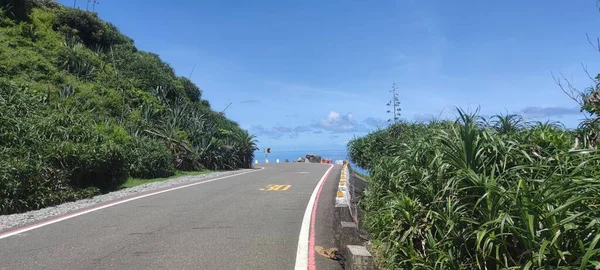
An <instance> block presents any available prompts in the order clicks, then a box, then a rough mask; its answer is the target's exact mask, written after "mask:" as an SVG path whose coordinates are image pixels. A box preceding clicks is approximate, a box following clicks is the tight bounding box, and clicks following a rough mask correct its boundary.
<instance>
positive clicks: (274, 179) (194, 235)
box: [0, 163, 341, 270]
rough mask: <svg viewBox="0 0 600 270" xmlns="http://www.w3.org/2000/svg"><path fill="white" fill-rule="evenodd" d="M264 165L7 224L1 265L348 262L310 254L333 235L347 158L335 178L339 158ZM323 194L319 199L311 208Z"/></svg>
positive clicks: (0, 242) (323, 265) (321, 265)
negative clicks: (27, 224) (11, 230)
mask: <svg viewBox="0 0 600 270" xmlns="http://www.w3.org/2000/svg"><path fill="white" fill-rule="evenodd" d="M259 166H261V167H264V169H263V170H257V171H254V172H251V173H248V174H243V175H239V176H233V177H227V178H222V179H217V180H215V181H211V182H207V183H203V184H198V185H194V186H189V187H185V188H181V189H177V190H172V191H168V192H164V193H160V194H156V195H152V196H148V197H144V198H140V199H135V200H131V201H127V202H125V203H121V204H117V205H114V206H111V207H107V208H104V209H100V210H97V211H92V212H89V213H85V214H82V215H79V216H75V217H73V218H68V219H65V220H62V221H59V222H56V223H52V224H49V225H47V226H41V227H39V228H35V229H32V230H28V231H24V232H22V233H19V234H15V235H11V236H9V237H6V232H2V233H0V238H2V235H3V234H4V235H5V237H4V238H2V239H0V269H276V270H283V269H298V268H296V267H301V268H302V269H307V268H306V267H307V265H311V264H312V266H309V267H308V269H315V267H316V268H317V269H325V270H329V269H341V267H339V265H338V264H337V262H335V261H329V260H327V259H325V258H322V257H319V256H318V255H316V256H308V254H307V253H308V252H307V251H306V248H305V246H306V247H307V246H309V245H313V246H314V245H315V244H316V245H323V246H325V248H329V247H331V246H327V245H332V243H333V236H332V235H331V225H332V224H331V223H330V222H332V219H331V215H332V212H331V211H332V205H333V202H332V201H333V196H334V195H333V194H334V192H335V189H334V188H335V186H334V185H335V184H336V181H335V180H334V178H336V177H339V170H340V166H339V165H335V166H333V168H332V169H331V170H330V171H329V172H330V173H329V177H328V178H329V179H327V178H325V177H324V175H326V172H328V169H329V168H330V167H332V165H327V164H308V163H285V164H264V165H259ZM322 178H324V180H323V181H320V180H321V179H322ZM320 182H321V183H324V184H323V185H322V188H321V191H322V192H321V193H320V194H321V195H320V196H316V194H317V193H318V192H313V191H317V190H318V189H315V187H317V185H318V183H320ZM313 193H315V195H313ZM311 196H312V197H313V199H312V200H311ZM315 200H316V201H317V207H315V208H312V209H309V210H308V211H307V206H308V205H310V203H309V202H310V201H315ZM313 209H314V210H315V215H314V217H315V218H314V219H313V225H312V226H313V228H314V230H313V236H314V241H310V243H308V242H307V241H308V239H309V238H310V237H309V236H310V232H311V231H310V226H309V225H310V219H311V218H309V220H308V221H307V220H306V218H305V216H306V215H308V216H311V215H312V212H313ZM315 224H316V225H315ZM301 231H303V233H301ZM303 243H304V244H303ZM299 245H300V247H301V248H300V250H299V249H298V246H299ZM297 257H298V258H299V259H298V262H297ZM308 257H312V258H308Z"/></svg>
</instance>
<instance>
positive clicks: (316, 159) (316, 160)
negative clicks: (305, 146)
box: [306, 154, 323, 163]
mask: <svg viewBox="0 0 600 270" xmlns="http://www.w3.org/2000/svg"><path fill="white" fill-rule="evenodd" d="M306 159H308V161H309V162H312V163H320V162H321V160H322V159H323V158H321V156H317V155H313V154H308V155H306Z"/></svg>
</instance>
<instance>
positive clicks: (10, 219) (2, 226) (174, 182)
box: [0, 169, 254, 232]
mask: <svg viewBox="0 0 600 270" xmlns="http://www.w3.org/2000/svg"><path fill="white" fill-rule="evenodd" d="M252 170H254V169H242V170H235V171H226V172H212V173H207V174H201V175H186V176H180V177H174V178H172V179H169V180H165V181H159V182H151V183H147V184H143V185H139V186H135V187H130V188H126V189H122V190H118V191H113V192H110V193H107V194H103V195H98V196H94V197H92V198H87V199H82V200H78V201H74V202H68V203H63V204H59V205H56V206H51V207H47V208H43V209H39V210H33V211H29V212H25V213H20V214H12V215H0V232H2V231H5V230H8V229H10V228H14V227H18V226H22V225H25V224H28V223H31V222H35V221H38V220H44V219H47V218H51V217H54V216H58V215H62V214H66V213H70V212H73V211H76V210H79V209H82V208H86V207H90V206H94V205H97V204H101V203H104V202H108V201H112V200H116V199H119V198H122V197H127V196H131V195H134V194H137V193H142V192H146V191H150V190H155V189H163V188H168V187H172V186H178V185H181V184H185V183H191V182H196V181H201V180H208V179H211V178H218V177H224V176H228V175H233V174H239V173H243V172H247V171H252Z"/></svg>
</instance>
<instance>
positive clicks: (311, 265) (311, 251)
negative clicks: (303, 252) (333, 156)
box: [308, 166, 335, 270]
mask: <svg viewBox="0 0 600 270" xmlns="http://www.w3.org/2000/svg"><path fill="white" fill-rule="evenodd" d="M334 167H335V166H331V167H330V168H329V170H327V172H326V173H325V180H324V181H323V184H322V185H321V186H319V191H317V196H316V197H315V204H314V205H313V209H312V213H311V215H310V237H309V239H308V269H309V270H315V269H316V267H317V266H316V264H315V221H316V217H317V205H319V197H320V196H321V190H322V189H323V186H324V185H325V183H327V180H328V179H329V173H330V172H331V170H332V169H333V168H334Z"/></svg>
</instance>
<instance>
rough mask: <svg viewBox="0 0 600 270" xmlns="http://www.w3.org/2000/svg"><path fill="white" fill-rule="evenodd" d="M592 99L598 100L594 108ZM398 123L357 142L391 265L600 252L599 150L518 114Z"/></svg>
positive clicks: (550, 261) (564, 263)
mask: <svg viewBox="0 0 600 270" xmlns="http://www.w3.org/2000/svg"><path fill="white" fill-rule="evenodd" d="M597 105H598V104H595V105H594V106H597ZM459 112H460V117H459V118H458V120H457V121H455V122H453V121H437V122H430V123H399V124H396V125H393V126H390V127H389V128H387V129H384V130H379V131H376V132H373V133H371V134H369V135H367V136H365V137H362V138H357V139H354V140H352V141H351V142H350V143H349V145H348V148H349V155H350V157H351V160H352V161H353V162H354V163H355V164H357V165H358V166H360V167H362V168H365V169H368V170H369V172H370V179H369V187H368V189H367V190H366V192H365V198H364V199H363V201H362V208H363V209H364V210H365V213H366V214H365V224H366V227H367V230H369V231H370V233H371V234H372V237H373V240H374V247H375V250H376V253H378V259H379V263H380V264H381V265H382V266H385V267H387V268H388V269H399V268H401V269H501V268H502V269H504V268H510V269H522V268H534V269H540V268H543V269H557V268H560V269H570V268H569V267H579V266H582V267H584V266H588V267H589V265H590V264H591V263H594V264H596V263H598V262H597V261H599V260H600V257H599V255H600V244H599V243H598V241H599V240H600V196H598V194H600V180H599V179H600V154H599V153H598V151H597V150H596V149H589V147H587V146H586V147H585V148H586V149H573V147H574V144H575V138H577V135H579V134H581V133H580V132H579V131H577V132H576V131H569V130H566V129H564V128H562V127H561V126H560V125H558V124H555V123H527V122H525V121H523V120H522V119H521V118H520V117H519V116H516V115H506V116H495V117H494V118H492V119H490V120H491V121H486V119H483V118H482V117H479V116H477V114H465V113H463V112H462V111H460V110H459Z"/></svg>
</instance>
